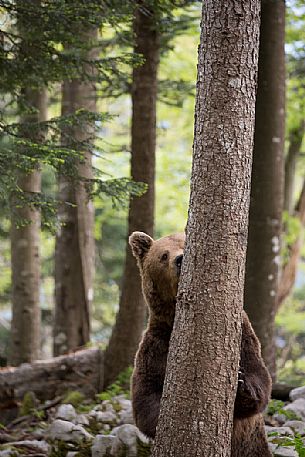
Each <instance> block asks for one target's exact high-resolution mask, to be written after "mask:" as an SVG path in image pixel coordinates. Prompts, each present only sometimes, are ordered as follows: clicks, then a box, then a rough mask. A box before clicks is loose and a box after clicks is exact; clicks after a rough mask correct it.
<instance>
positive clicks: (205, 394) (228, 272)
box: [153, 0, 259, 457]
mask: <svg viewBox="0 0 305 457" xmlns="http://www.w3.org/2000/svg"><path fill="white" fill-rule="evenodd" d="M258 36H259V1H258V0H251V1H249V2H242V3H241V2H240V3H236V2H235V3H234V2H233V3H231V2H222V1H221V0H205V1H204V2H203V17H202V33H201V43H200V48H199V64H198V80H197V102H196V113H195V139H194V157H193V170H192V178H191V197H190V209H189V217H188V223H187V235H186V248H185V255H184V260H183V265H182V275H181V280H180V285H179V290H178V298H177V305H176V317H175V324H174V329H173V334H172V336H171V342H170V349H169V356H168V363H167V370H166V380H165V385H164V390H163V396H162V401H161V413H160V418H159V425H158V427H157V436H156V441H155V446H154V451H153V457H161V456H162V457H164V456H165V455H166V456H168V457H170V456H175V457H176V456H178V455H179V456H180V455H185V456H188V457H195V456H196V457H198V456H201V455H204V456H213V457H218V456H221V457H224V456H229V455H230V445H231V431H232V422H233V409H234V400H235V395H236V386H237V372H238V364H239V359H240V341H241V313H242V303H243V285H244V263H245V257H246V244H247V219H248V207H249V197H250V175H251V162H252V145H253V130H254V129H253V127H254V108H255V89H256V70H257V58H258ZM215 380H217V381H216V382H217V384H215Z"/></svg>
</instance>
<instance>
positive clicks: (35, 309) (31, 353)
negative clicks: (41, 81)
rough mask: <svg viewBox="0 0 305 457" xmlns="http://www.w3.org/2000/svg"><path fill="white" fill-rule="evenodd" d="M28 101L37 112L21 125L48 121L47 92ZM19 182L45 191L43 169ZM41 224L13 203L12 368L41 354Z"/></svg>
mask: <svg viewBox="0 0 305 457" xmlns="http://www.w3.org/2000/svg"><path fill="white" fill-rule="evenodd" d="M24 99H25V101H26V103H27V104H28V105H29V106H30V107H32V108H33V109H35V110H36V112H35V113H34V114H26V115H24V116H23V117H22V118H21V120H20V121H21V123H23V122H24V123H30V122H40V121H45V120H46V118H47V91H46V90H40V91H38V90H33V89H26V90H25V91H24ZM28 129H29V128H28V127H27V129H26V130H24V136H25V137H27V138H28V139H30V140H32V141H39V133H38V132H37V133H34V134H33V133H31V132H29V131H28ZM17 182H18V186H19V187H20V189H21V190H22V191H24V192H29V193H40V192H41V173H40V170H39V169H35V170H33V171H32V172H31V173H24V172H21V171H19V172H17ZM22 221H23V222H24V223H23V224H22ZM40 222H41V221H40V210H39V209H37V208H34V207H33V206H30V205H27V204H26V205H24V206H23V207H21V208H20V207H19V205H17V206H14V201H12V216H11V258H12V325H11V348H10V356H9V363H10V364H11V365H19V364H21V363H24V362H33V361H34V360H35V359H38V358H39V354H40V300H39V298H40V297H39V294H40Z"/></svg>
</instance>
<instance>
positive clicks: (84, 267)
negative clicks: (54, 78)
mask: <svg viewBox="0 0 305 457" xmlns="http://www.w3.org/2000/svg"><path fill="white" fill-rule="evenodd" d="M82 38H83V40H82V41H83V44H84V48H85V49H88V51H87V53H88V56H87V58H88V60H89V61H92V60H93V59H94V56H96V54H97V51H96V46H97V29H92V30H90V31H89V32H83V33H82ZM87 67H88V65H87ZM86 72H87V73H88V74H91V77H92V78H91V80H90V79H87V80H86V81H82V80H80V79H72V80H70V81H69V80H67V81H65V82H64V83H63V86H62V115H63V116H67V115H71V114H75V113H76V112H77V111H78V110H81V109H83V110H86V111H87V112H91V113H92V112H95V111H96V97H97V95H96V82H95V79H94V73H95V69H94V67H92V66H91V68H87V69H86ZM93 122H94V121H93ZM93 138H94V127H93V126H92V121H91V122H89V121H87V122H84V123H82V125H78V124H76V125H73V126H67V127H65V128H64V129H63V132H62V142H63V144H65V145H66V146H68V147H72V148H76V149H77V150H79V153H80V156H79V158H75V159H74V160H73V159H72V161H71V162H70V163H68V166H69V168H70V172H71V169H73V168H75V171H76V175H74V176H73V175H72V176H71V175H70V176H69V170H67V165H65V166H64V167H63V170H62V171H63V173H62V174H61V175H60V176H59V201H60V206H59V220H60V222H61V226H60V229H59V231H58V234H57V237H56V251H55V298H56V302H55V322H54V355H60V354H63V353H65V352H67V351H68V350H72V349H76V348H77V347H80V346H83V345H85V344H86V343H87V342H88V341H89V340H90V314H91V302H92V298H93V271H94V257H95V247H94V231H93V228H94V210H93V203H92V201H91V200H90V180H92V178H93V168H92V146H93V145H92V144H91V143H92V140H93ZM65 168H66V172H65ZM67 203H68V204H67Z"/></svg>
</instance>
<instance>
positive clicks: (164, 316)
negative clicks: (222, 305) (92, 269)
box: [129, 232, 272, 457]
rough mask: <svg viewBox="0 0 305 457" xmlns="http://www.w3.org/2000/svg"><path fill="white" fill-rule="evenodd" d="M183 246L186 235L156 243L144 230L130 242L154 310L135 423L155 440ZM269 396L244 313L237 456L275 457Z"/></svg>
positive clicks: (135, 390) (141, 358)
mask: <svg viewBox="0 0 305 457" xmlns="http://www.w3.org/2000/svg"><path fill="white" fill-rule="evenodd" d="M184 242H185V235H184V234H182V233H181V234H175V235H171V236H167V237H164V238H161V239H159V240H156V241H154V240H153V239H152V238H151V237H150V236H149V235H146V234H145V233H143V232H134V233H133V234H132V235H131V236H130V238H129V243H130V246H131V249H132V252H133V255H134V256H135V257H136V259H137V263H138V267H139V269H140V273H141V278H142V288H143V293H144V297H145V300H146V302H147V305H148V308H149V321H148V326H147V329H146V331H145V333H144V335H143V338H142V341H141V343H140V346H139V349H138V352H137V355H136V359H135V368H134V372H133V376H132V383H131V387H132V404H133V413H134V418H135V423H136V425H137V426H138V428H139V429H140V430H141V431H142V432H143V433H144V434H145V435H146V436H148V437H150V438H154V437H155V432H156V426H157V422H158V416H159V409H160V400H161V396H162V390H163V383H164V378H165V370H166V362H167V354H168V348H169V340H170V336H171V332H172V328H173V323H174V317H175V305H176V295H177V288H178V281H179V276H180V269H181V262H182V257H183V249H184ZM270 392H271V379H270V376H269V373H268V371H267V369H266V366H265V364H264V362H263V360H262V357H261V352H260V344H259V341H258V339H257V337H256V335H255V333H254V331H253V329H252V326H251V324H250V322H249V319H248V317H247V314H246V313H245V312H243V322H242V344H241V358H240V370H239V381H238V387H237V394H236V399H235V407H234V426H233V434H232V457H271V456H272V454H271V452H270V451H269V449H268V444H267V439H266V435H265V430H264V420H263V416H262V414H261V413H262V411H263V410H264V409H265V407H266V406H267V403H268V400H269V397H270Z"/></svg>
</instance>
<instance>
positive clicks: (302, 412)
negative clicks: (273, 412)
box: [283, 398, 305, 420]
mask: <svg viewBox="0 0 305 457" xmlns="http://www.w3.org/2000/svg"><path fill="white" fill-rule="evenodd" d="M283 409H284V410H285V411H292V412H294V413H295V414H296V415H297V416H299V418H300V419H302V420H305V398H297V399H296V400H294V401H293V402H292V403H289V404H288V405H286V406H284V408H283Z"/></svg>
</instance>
